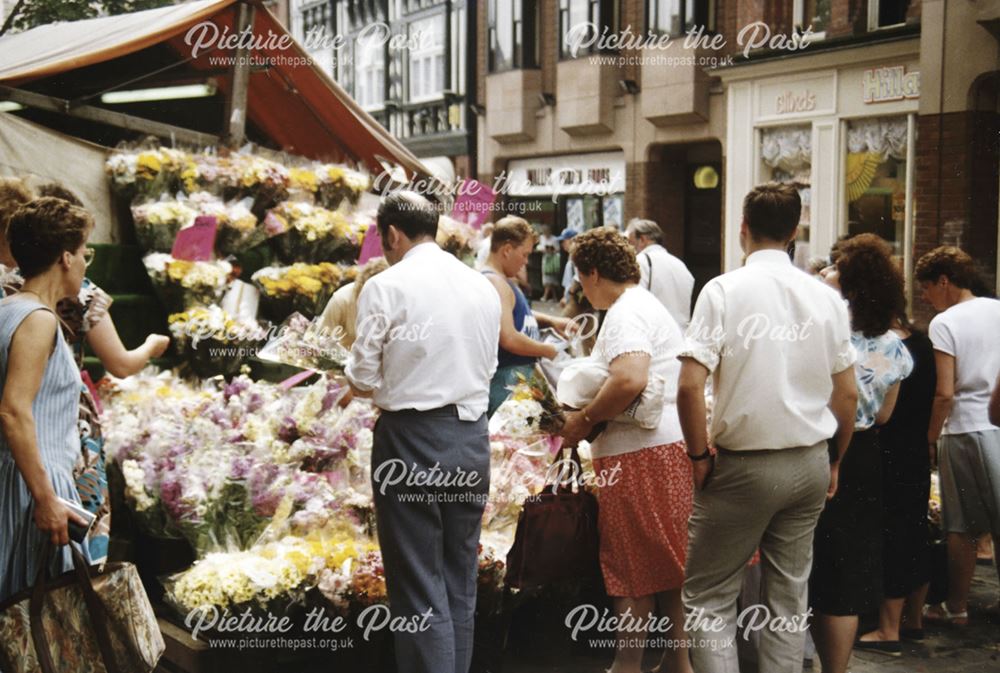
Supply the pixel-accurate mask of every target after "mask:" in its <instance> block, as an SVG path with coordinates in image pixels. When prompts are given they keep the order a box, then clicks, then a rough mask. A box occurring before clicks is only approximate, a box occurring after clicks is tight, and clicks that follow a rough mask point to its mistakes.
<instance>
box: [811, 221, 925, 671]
mask: <svg viewBox="0 0 1000 673" xmlns="http://www.w3.org/2000/svg"><path fill="white" fill-rule="evenodd" d="M824 279H825V280H826V282H827V283H828V284H829V285H830V286H832V287H834V288H836V289H837V290H839V291H840V293H841V295H842V296H843V297H844V299H845V300H847V304H848V307H849V309H850V314H851V330H852V333H851V344H852V345H853V346H854V349H855V350H856V351H857V358H858V359H857V361H856V363H855V368H854V372H855V381H856V383H857V389H858V406H857V412H856V414H855V422H854V436H853V438H852V439H851V443H850V446H848V448H847V452H846V453H845V454H844V457H843V459H842V461H841V465H840V483H839V487H838V489H837V492H836V494H835V495H834V497H833V498H832V499H831V500H830V501H828V502H827V504H826V508H825V509H824V510H823V513H822V514H821V515H820V518H819V523H818V524H817V525H816V533H815V537H814V540H813V567H812V574H811V575H810V577H809V602H810V605H811V606H812V608H813V611H814V612H815V614H816V619H815V620H814V622H813V637H814V639H815V641H816V649H817V651H818V653H819V656H820V661H822V663H823V670H824V671H825V672H826V673H845V672H846V671H847V665H848V663H849V662H850V658H851V649H852V647H853V645H854V638H855V635H856V633H857V628H858V615H860V614H863V613H867V612H871V611H874V610H876V609H877V608H878V606H879V604H880V602H881V600H882V454H881V449H880V448H879V443H878V434H877V431H876V428H877V427H878V426H880V425H883V424H885V423H886V422H887V421H888V420H889V417H890V416H891V415H892V411H893V408H894V407H895V405H896V399H897V396H898V395H899V388H900V382H901V381H902V380H903V379H904V378H906V377H907V376H909V375H910V372H911V371H912V369H913V359H912V358H911V357H910V354H909V352H908V351H907V350H906V347H905V346H904V345H903V341H902V340H901V339H900V338H899V336H897V335H896V334H895V333H894V332H893V331H892V330H891V327H892V325H893V322H894V320H895V319H896V317H897V316H898V315H900V313H902V312H903V311H904V310H905V299H904V295H903V276H902V274H901V273H900V272H899V269H898V268H897V267H896V264H895V263H894V262H893V260H892V254H891V249H890V247H889V245H888V243H886V242H885V241H884V240H882V239H881V238H879V237H878V236H876V235H874V234H861V235H859V236H855V237H853V238H850V239H848V240H845V241H841V242H839V245H838V250H837V255H836V256H835V262H834V264H833V267H832V268H830V269H827V271H826V273H825V274H824ZM863 646H864V647H866V648H868V649H877V650H879V651H883V652H886V653H887V654H895V655H898V654H899V651H900V650H899V642H898V641H896V642H895V643H881V642H879V643H867V644H865V645H863Z"/></svg>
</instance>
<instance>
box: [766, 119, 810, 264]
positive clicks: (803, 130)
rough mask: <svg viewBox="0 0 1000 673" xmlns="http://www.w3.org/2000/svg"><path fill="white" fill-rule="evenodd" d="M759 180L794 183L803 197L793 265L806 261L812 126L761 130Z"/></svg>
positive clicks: (807, 261)
mask: <svg viewBox="0 0 1000 673" xmlns="http://www.w3.org/2000/svg"><path fill="white" fill-rule="evenodd" d="M760 157H761V164H762V165H761V181H762V182H768V181H773V182H782V183H786V184H792V185H795V187H796V188H797V189H798V191H799V197H800V198H801V199H802V216H801V217H800V218H799V233H798V236H797V238H796V240H795V256H794V257H795V265H796V266H798V267H799V268H802V269H805V268H806V267H807V266H808V264H809V256H810V254H812V253H811V251H810V245H809V243H810V231H809V228H810V222H811V221H812V212H811V208H810V206H811V202H812V185H811V180H812V177H811V174H812V128H811V127H810V126H808V125H803V126H781V127H777V128H768V129H762V130H761V144H760Z"/></svg>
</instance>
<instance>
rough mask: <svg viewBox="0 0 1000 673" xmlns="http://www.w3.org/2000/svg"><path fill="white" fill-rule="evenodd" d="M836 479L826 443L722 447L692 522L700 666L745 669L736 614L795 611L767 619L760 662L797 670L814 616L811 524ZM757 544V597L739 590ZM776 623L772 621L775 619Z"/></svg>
mask: <svg viewBox="0 0 1000 673" xmlns="http://www.w3.org/2000/svg"><path fill="white" fill-rule="evenodd" d="M829 483H830V460H829V453H828V451H827V443H826V442H821V443H819V444H816V445H815V446H810V447H802V448H795V449H782V450H780V451H746V452H732V451H725V452H720V454H719V456H718V457H717V458H716V464H715V469H714V471H713V472H712V474H711V476H710V477H709V480H708V482H707V484H706V485H705V488H703V489H702V490H701V491H697V492H696V493H695V498H694V510H693V512H692V514H691V519H690V521H689V524H688V557H687V570H686V580H685V582H684V589H683V591H682V599H683V601H684V609H685V612H686V613H687V614H688V621H689V626H691V627H692V628H690V631H689V636H690V637H691V638H692V639H693V641H694V647H693V648H692V651H691V656H692V660H693V663H694V670H695V671H696V673H739V659H738V657H737V651H736V646H735V637H736V627H737V618H738V617H742V618H743V620H744V621H743V622H742V623H743V624H746V623H747V621H749V620H753V621H754V622H758V623H759V622H761V621H762V620H764V619H766V618H767V617H768V615H769V616H770V618H771V619H774V618H782V617H783V618H785V619H789V618H795V622H794V623H795V624H796V626H789V625H788V624H789V623H788V622H786V623H785V628H770V626H768V627H764V628H762V629H760V630H759V631H757V633H759V634H760V644H759V651H758V661H759V670H761V671H767V673H789V672H791V673H800V672H801V670H802V657H803V649H804V647H805V635H806V630H807V628H808V623H809V620H808V619H807V616H806V615H807V603H808V601H807V591H808V580H809V570H810V568H811V567H812V549H813V530H814V529H815V528H816V521H817V520H818V519H819V515H820V512H822V511H823V505H824V503H825V502H826V490H827V488H828V486H829ZM758 548H759V549H760V553H761V587H760V596H761V604H760V605H759V606H744V609H743V611H742V612H741V613H739V614H737V609H736V599H737V597H738V596H739V593H740V588H741V587H742V584H743V575H744V572H745V571H746V567H747V563H748V562H749V560H750V558H751V557H752V556H753V554H754V552H755V551H756V550H757V549H758ZM768 621H769V623H771V624H776V623H775V622H770V620H768Z"/></svg>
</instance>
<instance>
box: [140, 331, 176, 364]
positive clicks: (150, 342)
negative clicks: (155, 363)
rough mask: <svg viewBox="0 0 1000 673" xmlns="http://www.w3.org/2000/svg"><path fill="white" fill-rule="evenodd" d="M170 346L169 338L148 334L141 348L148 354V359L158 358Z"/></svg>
mask: <svg viewBox="0 0 1000 673" xmlns="http://www.w3.org/2000/svg"><path fill="white" fill-rule="evenodd" d="M169 346H170V337H168V336H164V335H162V334H150V335H149V336H148V337H146V342H145V343H144V344H143V348H145V349H146V352H147V353H148V354H149V359H150V360H152V359H154V358H158V357H160V356H161V355H163V354H164V353H166V352H167V348H168V347H169Z"/></svg>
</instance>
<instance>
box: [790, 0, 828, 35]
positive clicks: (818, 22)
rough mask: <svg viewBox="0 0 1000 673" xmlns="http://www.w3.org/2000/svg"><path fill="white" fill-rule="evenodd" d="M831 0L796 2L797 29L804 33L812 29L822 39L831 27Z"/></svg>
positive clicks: (802, 0) (795, 20) (798, 0)
mask: <svg viewBox="0 0 1000 673" xmlns="http://www.w3.org/2000/svg"><path fill="white" fill-rule="evenodd" d="M830 2H831V0H795V7H794V10H793V11H794V14H795V16H794V18H793V22H794V24H795V28H796V29H798V30H799V31H800V32H804V31H805V29H806V28H812V32H813V34H814V35H815V37H814V38H813V39H815V38H816V37H822V36H823V34H824V33H825V32H826V29H827V26H829V25H830Z"/></svg>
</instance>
